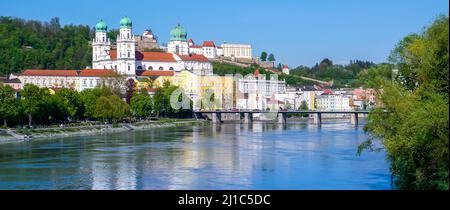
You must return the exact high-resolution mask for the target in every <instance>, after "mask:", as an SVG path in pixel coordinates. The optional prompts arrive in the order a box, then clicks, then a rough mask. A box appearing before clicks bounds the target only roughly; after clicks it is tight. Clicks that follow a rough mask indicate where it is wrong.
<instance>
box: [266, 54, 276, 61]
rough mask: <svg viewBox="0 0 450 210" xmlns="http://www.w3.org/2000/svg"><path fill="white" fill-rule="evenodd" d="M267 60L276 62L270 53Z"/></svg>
mask: <svg viewBox="0 0 450 210" xmlns="http://www.w3.org/2000/svg"><path fill="white" fill-rule="evenodd" d="M267 60H268V61H270V62H275V61H276V60H275V55H274V54H272V53H270V55H269V58H268V59H267Z"/></svg>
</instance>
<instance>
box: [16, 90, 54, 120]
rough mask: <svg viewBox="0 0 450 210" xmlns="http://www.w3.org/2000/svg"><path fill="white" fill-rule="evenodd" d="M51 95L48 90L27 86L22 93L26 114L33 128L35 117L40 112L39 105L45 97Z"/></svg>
mask: <svg viewBox="0 0 450 210" xmlns="http://www.w3.org/2000/svg"><path fill="white" fill-rule="evenodd" d="M47 95H49V93H48V91H47V90H44V89H39V87H38V86H36V85H32V84H26V85H25V86H24V87H23V90H22V91H20V96H21V100H22V101H23V103H22V105H23V108H24V113H25V114H26V115H27V116H28V126H31V124H32V120H33V115H34V114H36V113H37V111H38V110H39V104H40V103H41V102H42V100H43V98H44V97H45V96H47Z"/></svg>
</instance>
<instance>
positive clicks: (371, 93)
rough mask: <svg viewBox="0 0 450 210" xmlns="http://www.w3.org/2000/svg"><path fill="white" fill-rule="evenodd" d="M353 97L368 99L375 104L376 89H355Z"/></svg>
mask: <svg viewBox="0 0 450 210" xmlns="http://www.w3.org/2000/svg"><path fill="white" fill-rule="evenodd" d="M353 99H355V100H357V101H363V100H367V101H368V102H369V103H371V104H375V101H376V97H375V90H374V89H366V90H364V89H355V90H354V91H353Z"/></svg>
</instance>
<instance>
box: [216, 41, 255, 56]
mask: <svg viewBox="0 0 450 210" xmlns="http://www.w3.org/2000/svg"><path fill="white" fill-rule="evenodd" d="M221 48H222V51H223V56H224V57H227V58H243V59H252V46H251V45H247V44H222V45H221Z"/></svg>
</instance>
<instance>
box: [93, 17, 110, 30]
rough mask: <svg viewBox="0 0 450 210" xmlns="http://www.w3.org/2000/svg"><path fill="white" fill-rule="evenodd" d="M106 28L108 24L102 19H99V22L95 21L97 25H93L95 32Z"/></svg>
mask: <svg viewBox="0 0 450 210" xmlns="http://www.w3.org/2000/svg"><path fill="white" fill-rule="evenodd" d="M107 30H108V26H107V25H106V23H105V22H103V20H100V22H98V23H97V25H95V31H97V32H106V31H107Z"/></svg>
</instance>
